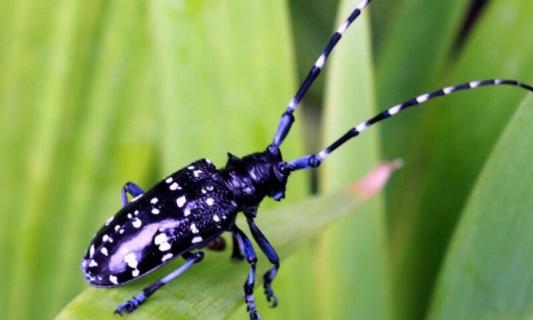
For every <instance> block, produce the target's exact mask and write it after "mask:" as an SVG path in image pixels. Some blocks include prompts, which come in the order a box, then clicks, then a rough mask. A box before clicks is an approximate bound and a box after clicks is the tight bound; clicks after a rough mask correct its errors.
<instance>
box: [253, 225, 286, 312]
mask: <svg viewBox="0 0 533 320" xmlns="http://www.w3.org/2000/svg"><path fill="white" fill-rule="evenodd" d="M247 221H248V226H249V227H250V231H251V232H252V236H253V237H254V239H255V242H256V243H257V244H258V245H259V247H260V248H261V251H263V253H264V254H265V255H266V256H267V258H268V260H269V261H270V263H272V264H273V265H274V266H273V267H272V268H270V270H268V271H267V272H265V274H264V275H263V288H264V289H265V295H266V298H267V301H268V302H270V303H271V305H270V306H271V307H272V308H274V307H276V306H277V305H278V298H276V295H275V294H274V290H272V281H273V280H274V277H276V274H277V273H278V270H279V257H278V254H277V253H276V250H274V247H272V245H271V244H270V243H269V242H268V240H267V238H266V237H265V236H264V235H263V233H262V232H261V230H259V228H258V227H257V225H256V224H255V222H254V220H253V219H252V218H250V217H248V218H247Z"/></svg>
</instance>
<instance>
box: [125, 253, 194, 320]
mask: <svg viewBox="0 0 533 320" xmlns="http://www.w3.org/2000/svg"><path fill="white" fill-rule="evenodd" d="M182 257H183V258H184V259H185V260H186V261H185V263H184V264H182V265H181V266H180V267H179V268H177V269H176V270H174V271H172V272H171V273H169V274H167V275H166V276H164V277H163V278H161V279H159V280H157V281H156V282H154V283H152V284H151V285H149V286H148V287H146V288H144V289H143V291H142V292H141V293H139V294H137V295H135V296H133V298H131V299H130V300H128V301H126V302H124V303H123V304H121V305H119V306H118V307H117V309H115V313H116V314H119V315H122V313H131V312H133V311H135V309H137V308H138V307H139V306H140V305H141V304H143V303H144V302H145V301H146V299H148V297H150V296H151V295H152V294H154V293H155V292H156V291H157V290H159V288H161V287H162V286H164V285H165V284H167V283H169V282H170V281H172V280H173V279H175V278H176V277H178V276H179V275H181V274H182V273H184V272H185V271H187V270H189V268H190V267H192V265H193V264H195V263H198V262H200V261H202V259H203V258H204V253H203V252H195V253H190V252H186V253H184V254H182Z"/></svg>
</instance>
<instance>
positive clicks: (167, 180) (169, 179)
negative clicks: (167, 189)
mask: <svg viewBox="0 0 533 320" xmlns="http://www.w3.org/2000/svg"><path fill="white" fill-rule="evenodd" d="M173 180H174V179H172V177H168V178H167V179H166V180H165V182H166V183H171V182H172V181H173Z"/></svg>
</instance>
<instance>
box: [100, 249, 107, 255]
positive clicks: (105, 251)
mask: <svg viewBox="0 0 533 320" xmlns="http://www.w3.org/2000/svg"><path fill="white" fill-rule="evenodd" d="M100 252H101V253H102V254H103V255H104V256H106V257H107V255H108V252H107V248H106V247H102V249H100Z"/></svg>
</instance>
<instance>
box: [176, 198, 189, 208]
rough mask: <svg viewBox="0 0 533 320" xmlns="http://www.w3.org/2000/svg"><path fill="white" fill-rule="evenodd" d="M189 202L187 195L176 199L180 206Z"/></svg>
mask: <svg viewBox="0 0 533 320" xmlns="http://www.w3.org/2000/svg"><path fill="white" fill-rule="evenodd" d="M186 202H187V198H185V196H181V197H179V198H178V199H176V204H177V205H178V207H179V208H181V207H183V205H184V204H185V203H186Z"/></svg>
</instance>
